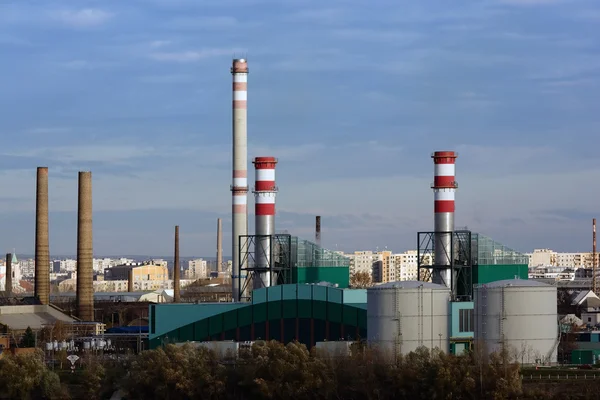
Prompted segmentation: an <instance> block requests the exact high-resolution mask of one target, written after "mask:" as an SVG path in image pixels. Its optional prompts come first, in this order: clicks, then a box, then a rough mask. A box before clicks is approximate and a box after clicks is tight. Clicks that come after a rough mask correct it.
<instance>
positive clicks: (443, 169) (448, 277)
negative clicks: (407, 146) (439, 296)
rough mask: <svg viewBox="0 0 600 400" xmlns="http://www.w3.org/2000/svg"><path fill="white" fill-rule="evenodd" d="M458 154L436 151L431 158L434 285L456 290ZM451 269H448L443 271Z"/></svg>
mask: <svg viewBox="0 0 600 400" xmlns="http://www.w3.org/2000/svg"><path fill="white" fill-rule="evenodd" d="M457 157H458V154H457V153H455V152H453V151H436V152H435V153H433V154H432V155H431V158H433V163H434V182H433V185H431V188H432V189H433V196H434V203H435V204H434V212H435V216H434V232H435V239H434V254H433V256H434V262H433V264H434V265H435V266H436V267H437V268H434V269H433V277H432V281H433V283H437V284H441V285H445V286H447V287H449V288H451V287H452V258H453V252H454V251H453V249H452V233H453V232H454V210H455V207H454V197H455V193H456V189H457V188H458V184H457V183H456V180H455V176H454V175H455V164H456V158H457ZM443 266H447V267H448V268H445V269H444V268H439V267H443Z"/></svg>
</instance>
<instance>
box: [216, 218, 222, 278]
mask: <svg viewBox="0 0 600 400" xmlns="http://www.w3.org/2000/svg"><path fill="white" fill-rule="evenodd" d="M222 229H223V226H222V224H221V218H217V273H218V274H219V275H220V274H221V273H222V272H223V231H222Z"/></svg>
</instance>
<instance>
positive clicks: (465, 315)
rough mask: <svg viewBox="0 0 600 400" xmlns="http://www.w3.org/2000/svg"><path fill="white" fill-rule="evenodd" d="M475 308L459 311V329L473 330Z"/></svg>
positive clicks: (461, 330) (460, 330)
mask: <svg viewBox="0 0 600 400" xmlns="http://www.w3.org/2000/svg"><path fill="white" fill-rule="evenodd" d="M473 315H474V310H468V309H462V310H459V312H458V331H459V332H473V330H474V329H473V322H474V321H473Z"/></svg>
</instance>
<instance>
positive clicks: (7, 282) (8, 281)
mask: <svg viewBox="0 0 600 400" xmlns="http://www.w3.org/2000/svg"><path fill="white" fill-rule="evenodd" d="M5 265H6V278H5V279H4V292H5V293H6V295H7V296H11V295H12V285H13V281H12V253H6V263H5Z"/></svg>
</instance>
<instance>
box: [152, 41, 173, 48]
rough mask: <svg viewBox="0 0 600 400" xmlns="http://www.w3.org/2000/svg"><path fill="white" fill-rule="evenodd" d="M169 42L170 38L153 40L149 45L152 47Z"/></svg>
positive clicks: (161, 45)
mask: <svg viewBox="0 0 600 400" xmlns="http://www.w3.org/2000/svg"><path fill="white" fill-rule="evenodd" d="M170 44H171V41H170V40H155V41H153V42H152V43H150V46H151V47H154V48H158V47H164V46H168V45H170Z"/></svg>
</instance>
